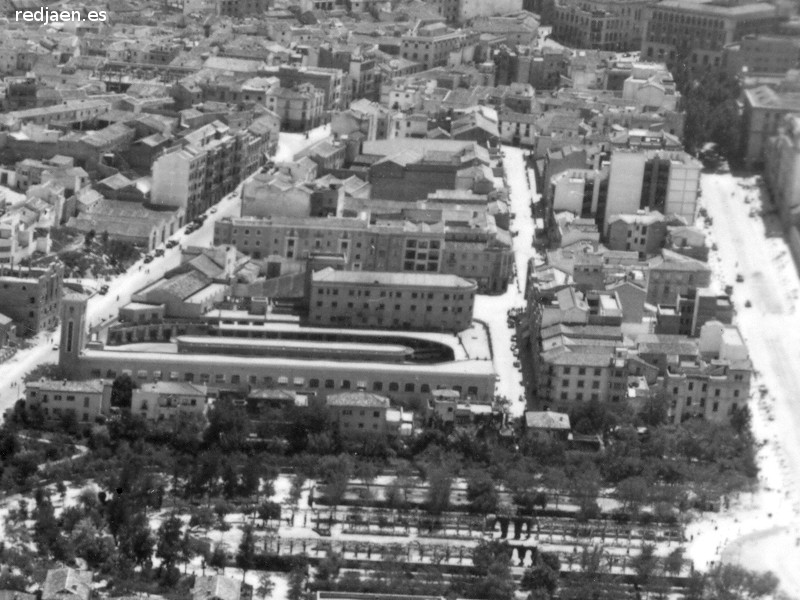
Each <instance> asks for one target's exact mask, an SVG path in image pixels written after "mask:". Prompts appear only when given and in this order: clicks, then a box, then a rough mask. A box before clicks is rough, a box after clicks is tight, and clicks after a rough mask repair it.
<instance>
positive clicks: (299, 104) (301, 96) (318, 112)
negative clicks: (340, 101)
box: [265, 83, 325, 131]
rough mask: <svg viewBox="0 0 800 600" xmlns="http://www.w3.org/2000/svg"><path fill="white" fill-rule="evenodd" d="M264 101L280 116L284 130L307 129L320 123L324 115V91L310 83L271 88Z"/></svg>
mask: <svg viewBox="0 0 800 600" xmlns="http://www.w3.org/2000/svg"><path fill="white" fill-rule="evenodd" d="M265 103H266V105H267V108H269V109H270V110H272V111H273V112H275V114H277V115H278V116H279V117H280V118H281V129H282V130H284V131H308V130H309V129H313V128H314V127H317V126H318V125H320V124H321V123H322V121H323V117H324V115H325V93H324V92H323V91H322V90H321V89H319V88H316V87H314V86H313V85H311V84H310V83H301V84H300V85H297V86H296V87H293V88H285V87H277V88H272V89H271V90H269V91H268V92H267V93H266V98H265Z"/></svg>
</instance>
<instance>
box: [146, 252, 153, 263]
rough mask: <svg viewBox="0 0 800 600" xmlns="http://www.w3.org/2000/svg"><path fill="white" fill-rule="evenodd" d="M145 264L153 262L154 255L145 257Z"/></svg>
mask: <svg viewBox="0 0 800 600" xmlns="http://www.w3.org/2000/svg"><path fill="white" fill-rule="evenodd" d="M144 262H145V264H147V263H151V262H153V255H152V254H148V255H147V256H145V257H144Z"/></svg>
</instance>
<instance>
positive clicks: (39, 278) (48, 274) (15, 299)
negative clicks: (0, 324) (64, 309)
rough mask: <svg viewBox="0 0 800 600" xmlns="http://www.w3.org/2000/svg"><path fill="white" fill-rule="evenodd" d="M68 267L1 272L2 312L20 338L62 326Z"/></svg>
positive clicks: (55, 263)
mask: <svg viewBox="0 0 800 600" xmlns="http://www.w3.org/2000/svg"><path fill="white" fill-rule="evenodd" d="M63 280H64V265H63V264H61V263H60V262H54V263H52V264H50V265H48V266H47V267H45V268H42V269H23V268H19V269H16V270H15V269H7V270H0V307H2V308H0V312H2V313H3V314H4V315H6V316H7V317H11V318H12V319H13V320H14V322H15V323H16V324H17V335H19V336H23V337H27V336H31V335H36V334H37V333H39V332H40V331H45V330H47V329H52V328H54V327H55V326H56V325H58V311H59V306H60V305H61V304H60V303H61V296H62V292H63Z"/></svg>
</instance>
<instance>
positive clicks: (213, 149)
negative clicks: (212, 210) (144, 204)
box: [151, 121, 276, 219]
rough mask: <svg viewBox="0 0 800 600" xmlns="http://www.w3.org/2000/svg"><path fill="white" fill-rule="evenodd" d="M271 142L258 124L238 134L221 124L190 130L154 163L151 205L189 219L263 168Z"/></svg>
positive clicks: (211, 124)
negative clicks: (178, 211)
mask: <svg viewBox="0 0 800 600" xmlns="http://www.w3.org/2000/svg"><path fill="white" fill-rule="evenodd" d="M275 143H276V140H275V139H274V134H273V132H272V131H271V130H270V129H269V128H268V127H262V126H261V124H260V122H259V121H255V122H254V123H253V124H251V125H250V126H249V127H248V128H246V129H240V130H237V131H232V130H231V129H230V128H229V127H228V126H227V125H225V124H224V123H222V122H221V121H214V122H213V123H209V124H208V125H204V126H202V127H200V128H198V129H195V130H193V131H191V132H189V133H187V134H185V135H184V136H183V137H182V138H181V139H180V140H179V145H177V146H175V147H174V148H171V149H170V150H167V151H166V152H165V153H164V154H162V155H161V156H159V157H158V158H157V159H156V160H155V161H154V162H153V187H152V191H151V202H152V203H153V204H156V205H162V206H174V207H180V208H183V209H184V210H185V214H186V218H187V219H193V218H194V217H196V216H197V215H198V214H200V213H202V212H204V211H205V210H207V209H208V208H209V207H210V206H212V205H213V204H216V203H217V202H219V201H220V200H221V199H222V197H223V196H225V194H228V193H230V192H231V191H233V190H234V189H235V188H236V186H237V185H238V184H239V182H240V181H242V179H245V178H246V177H247V176H249V175H250V174H251V173H253V172H255V171H256V170H257V169H258V168H260V167H261V166H263V165H264V164H265V162H266V155H267V153H268V152H269V151H270V150H271V149H272V148H273V147H274V144H275Z"/></svg>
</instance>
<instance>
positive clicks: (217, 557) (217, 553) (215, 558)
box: [206, 543, 228, 572]
mask: <svg viewBox="0 0 800 600" xmlns="http://www.w3.org/2000/svg"><path fill="white" fill-rule="evenodd" d="M206 562H207V563H208V566H209V567H213V568H215V569H222V570H223V572H224V570H225V566H226V565H227V564H228V553H227V551H226V550H225V546H223V545H222V544H221V543H220V544H217V545H216V546H214V550H213V551H212V552H211V554H210V555H209V556H208V558H207V559H206Z"/></svg>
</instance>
